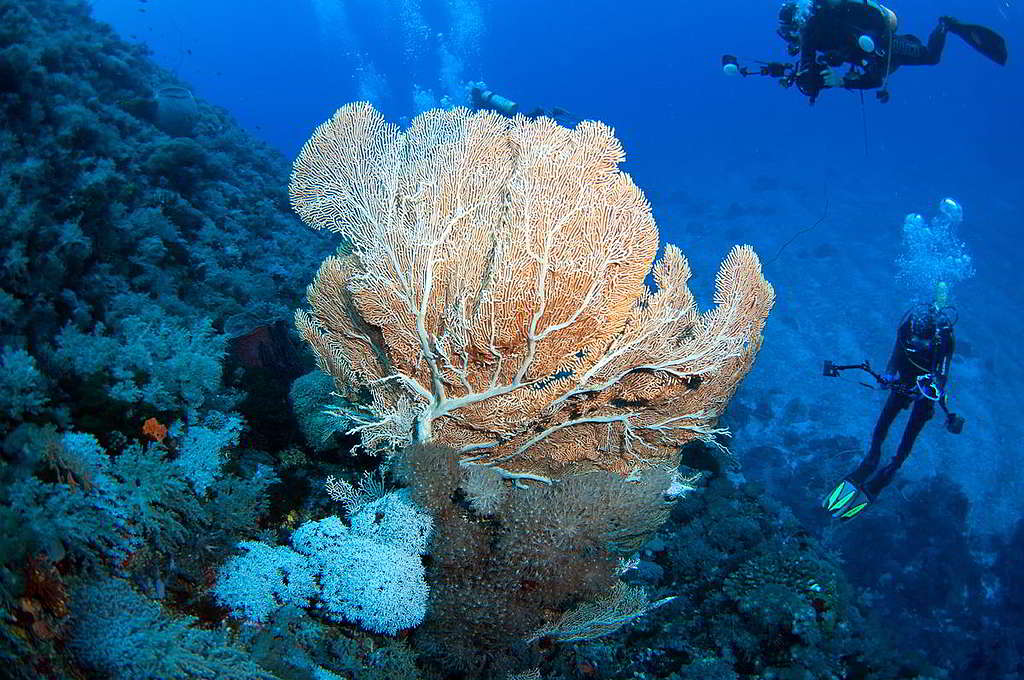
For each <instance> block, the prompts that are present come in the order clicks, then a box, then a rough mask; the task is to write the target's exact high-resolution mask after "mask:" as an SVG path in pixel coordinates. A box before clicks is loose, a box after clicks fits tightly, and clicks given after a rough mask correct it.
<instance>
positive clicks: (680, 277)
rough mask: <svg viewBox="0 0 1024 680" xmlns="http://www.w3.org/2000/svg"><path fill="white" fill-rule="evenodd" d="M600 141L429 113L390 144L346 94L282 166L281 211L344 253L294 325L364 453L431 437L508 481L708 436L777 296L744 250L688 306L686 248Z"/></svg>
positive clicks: (539, 125) (392, 130)
mask: <svg viewBox="0 0 1024 680" xmlns="http://www.w3.org/2000/svg"><path fill="white" fill-rule="evenodd" d="M623 158H624V154H623V151H622V147H621V145H620V144H619V142H618V140H617V139H616V138H615V136H614V134H613V133H612V130H611V129H610V128H608V127H607V126H605V125H603V124H601V123H598V122H590V121H588V122H583V123H581V124H579V125H578V126H577V127H576V128H575V129H573V130H569V129H566V128H563V127H561V126H559V125H558V124H557V123H555V122H554V121H551V120H548V119H545V118H540V119H537V120H529V119H526V118H523V117H516V118H513V119H506V118H503V117H501V116H499V115H497V114H494V113H491V112H477V113H472V112H470V111H468V110H466V109H461V108H458V109H454V110H431V111H427V112H426V113H423V114H421V115H420V116H417V117H416V118H415V119H414V120H413V121H412V123H411V125H410V127H409V129H408V130H407V131H405V132H402V131H401V130H399V128H398V127H397V126H394V125H391V124H389V123H387V122H386V121H385V120H384V119H383V117H382V116H381V115H380V114H379V113H377V112H376V111H375V110H374V109H373V108H372V107H371V106H370V105H369V104H366V103H357V104H350V105H347V106H345V107H343V108H341V109H339V110H338V112H337V113H335V115H334V116H333V117H332V118H331V119H330V120H328V121H327V122H325V123H324V124H323V125H321V126H320V127H319V128H317V130H316V131H315V132H314V134H313V137H312V138H311V139H310V140H309V141H308V142H307V143H306V145H305V146H304V147H303V149H302V151H301V153H300V154H299V157H298V159H297V160H296V161H295V166H294V170H293V173H292V181H291V198H292V204H293V206H294V208H295V210H296V211H297V212H298V214H299V215H300V216H301V217H302V219H303V220H304V221H305V222H306V223H308V224H309V225H311V226H313V227H316V228H325V229H330V230H332V231H336V232H338V233H340V234H342V235H344V236H345V238H346V239H348V240H349V241H350V242H351V243H352V251H351V254H349V255H345V256H332V257H329V258H327V260H325V261H324V263H323V264H322V266H321V268H320V271H319V273H318V274H317V276H316V278H315V280H314V281H313V283H312V285H310V287H309V290H308V291H307V297H308V300H309V303H310V307H311V309H310V310H309V311H305V310H300V311H298V312H297V314H296V323H297V326H298V328H299V331H300V332H301V334H302V335H303V337H304V338H305V339H306V341H307V342H309V344H310V346H311V347H312V348H313V350H314V352H315V354H316V356H317V360H318V362H319V365H320V367H321V368H322V369H323V370H324V371H326V372H328V373H329V374H331V375H332V376H333V377H334V379H335V383H336V385H337V388H338V390H339V394H341V395H342V396H344V397H346V398H347V399H349V400H351V401H353V402H361V403H363V404H365V405H366V406H367V407H368V409H367V410H368V412H369V413H371V414H372V416H370V417H367V418H366V419H365V420H364V421H363V422H360V423H358V424H356V425H355V427H354V428H353V432H357V433H359V434H361V436H362V440H363V444H364V446H366V447H367V448H374V447H377V448H381V447H389V446H391V447H400V446H404V445H406V444H409V443H412V442H426V441H433V442H438V443H442V444H447V445H449V446H452V447H455V448H456V449H457V450H459V451H460V452H461V454H462V457H463V462H464V463H465V464H478V465H487V466H489V467H492V468H493V469H495V470H497V471H499V472H501V473H502V474H503V475H506V476H510V477H535V478H547V477H549V476H552V475H556V476H560V475H563V474H566V473H569V472H573V471H578V470H582V469H594V468H601V469H607V470H614V471H617V472H619V473H621V474H626V473H628V472H629V471H631V470H633V469H636V468H643V467H646V466H649V465H652V464H656V463H661V462H664V461H672V460H674V459H675V457H676V456H677V455H678V450H679V447H680V445H681V444H683V443H685V442H687V441H689V440H692V439H695V438H699V439H704V440H706V441H713V440H714V437H715V436H716V435H717V434H718V433H719V432H720V430H718V429H717V428H716V426H715V423H716V420H717V418H718V416H719V415H720V414H721V411H722V409H723V407H724V406H725V404H726V402H727V401H728V400H729V398H730V397H731V396H732V393H733V392H734V390H735V388H736V385H737V383H738V382H739V380H740V379H741V378H742V377H743V376H744V375H745V374H746V372H747V371H748V370H749V368H750V365H751V362H752V361H753V358H754V356H755V354H756V353H757V350H758V348H759V347H760V343H761V331H762V328H763V325H764V320H765V318H766V316H767V314H768V312H769V310H770V309H771V307H772V304H773V303H774V291H773V290H772V287H771V286H770V285H769V284H768V283H767V282H766V281H765V280H764V278H763V277H762V275H761V267H760V262H759V261H758V259H757V256H756V255H755V254H754V252H753V250H752V249H751V248H750V247H748V246H738V247H736V248H734V249H733V250H732V252H731V253H729V256H728V257H727V258H726V260H725V262H724V263H723V265H722V268H721V270H720V271H719V273H718V278H717V282H716V283H717V286H716V294H715V304H716V307H715V308H714V309H712V310H710V311H708V312H705V313H701V312H700V311H699V310H698V309H697V308H696V305H695V304H694V300H693V297H692V295H691V294H690V291H689V289H688V288H687V285H686V283H687V279H688V278H689V276H690V270H689V266H688V264H687V262H686V259H685V257H684V256H683V254H682V253H681V252H680V251H679V249H678V248H676V247H674V246H671V245H669V246H667V247H666V249H665V254H664V256H663V257H662V259H661V260H659V261H658V262H657V263H656V264H654V265H653V276H654V280H655V282H656V284H657V288H656V289H655V290H651V289H649V288H648V286H647V285H646V283H645V277H646V276H647V275H648V274H649V273H651V267H652V263H653V261H654V256H655V254H656V251H657V248H658V231H657V228H656V226H655V224H654V220H653V218H652V216H651V210H650V205H649V204H648V203H647V200H646V199H645V198H644V195H643V193H642V192H641V191H640V190H639V189H638V188H637V187H636V186H635V185H634V184H633V182H632V180H631V179H630V178H629V176H628V175H626V174H625V173H622V172H620V171H619V169H618V164H619V163H620V162H621V161H622V160H623Z"/></svg>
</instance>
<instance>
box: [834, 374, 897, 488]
mask: <svg viewBox="0 0 1024 680" xmlns="http://www.w3.org/2000/svg"><path fill="white" fill-rule="evenodd" d="M907 401H908V400H907V398H906V397H904V396H902V395H900V394H897V393H896V392H890V393H889V398H888V399H886V400H885V406H883V407H882V412H881V413H879V414H878V421H877V422H876V423H875V430H874V432H872V433H871V447H870V448H869V449H868V455H866V456H865V457H864V460H863V461H862V462H861V464H860V465H859V466H858V467H857V469H856V470H854V471H853V473H851V474H850V475H849V476H848V477H847V479H849V480H850V481H851V482H853V483H854V484H856V485H858V486H860V485H861V484H863V483H864V482H865V480H867V478H868V477H869V476H870V475H871V473H872V472H874V471H875V468H877V467H878V461H879V459H880V458H881V457H882V443H883V442H884V441H885V437H886V435H888V434H889V428H890V427H891V426H892V421H894V420H895V419H896V415H897V414H898V413H899V412H900V411H902V410H903V409H904V408H906V406H907Z"/></svg>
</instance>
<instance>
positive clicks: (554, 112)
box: [469, 83, 580, 127]
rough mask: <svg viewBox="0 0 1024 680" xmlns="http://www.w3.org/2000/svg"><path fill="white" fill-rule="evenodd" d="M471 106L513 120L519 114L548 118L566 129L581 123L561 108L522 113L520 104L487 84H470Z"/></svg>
mask: <svg viewBox="0 0 1024 680" xmlns="http://www.w3.org/2000/svg"><path fill="white" fill-rule="evenodd" d="M469 104H470V107H472V109H473V110H474V111H481V110H486V111H495V112H497V113H500V114H501V115H503V116H505V117H506V118H511V117H513V116H515V115H517V114H521V115H523V116H526V117H527V118H530V119H535V118H539V117H541V116H546V117H548V118H552V119H554V120H555V121H556V122H558V123H559V124H561V125H564V126H565V127H573V126H574V125H576V124H577V123H579V122H580V119H579V118H578V117H576V116H574V115H573V114H571V113H569V112H568V111H566V110H565V109H563V108H561V107H559V106H552V107H551V108H550V109H544V108H541V107H539V106H538V107H536V108H533V109H531V110H529V111H520V110H519V104H517V103H516V102H514V101H512V100H511V99H509V98H508V97H504V96H502V95H500V94H498V93H496V92H494V91H493V90H490V89H489V88H488V87H487V85H486V83H470V88H469Z"/></svg>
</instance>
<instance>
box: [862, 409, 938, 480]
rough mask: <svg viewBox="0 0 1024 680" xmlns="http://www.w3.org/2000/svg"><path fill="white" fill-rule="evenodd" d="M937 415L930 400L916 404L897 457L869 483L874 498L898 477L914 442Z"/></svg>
mask: <svg viewBox="0 0 1024 680" xmlns="http://www.w3.org/2000/svg"><path fill="white" fill-rule="evenodd" d="M934 413H935V402H934V401H931V400H930V399H918V400H917V401H916V402H914V408H913V410H912V411H911V412H910V420H909V421H908V422H907V429H905V430H903V438H902V439H900V445H899V447H898V448H897V449H896V455H895V456H893V459H892V460H891V461H889V463H888V464H887V465H886V466H885V467H883V468H882V469H881V470H879V471H878V474H876V475H875V476H874V477H872V478H871V481H870V482H868V483H867V485H866V487H865V489H864V490H865V491H866V492H867V493H869V494H870V495H872V496H877V495H878V494H879V492H881V490H882V489H884V488H885V487H886V486H888V485H889V482H891V481H892V478H893V477H895V476H896V472H897V471H898V470H899V469H900V466H901V465H903V463H904V461H906V460H907V457H908V456H910V451H911V449H913V448H914V441H916V440H917V435H919V434H921V430H922V429H923V428H924V425H925V423H927V422H928V421H929V420H931V418H932V415H933V414H934Z"/></svg>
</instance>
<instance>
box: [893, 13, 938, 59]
mask: <svg viewBox="0 0 1024 680" xmlns="http://www.w3.org/2000/svg"><path fill="white" fill-rule="evenodd" d="M947 30H948V29H947V27H946V25H945V24H944V23H942V22H941V21H940V22H939V25H938V26H936V27H935V29H934V30H933V31H932V33H931V35H929V36H928V44H927V45H925V44H924V43H922V42H921V39H920V38H918V37H917V36H916V35H910V34H905V35H897V36H893V39H892V60H893V62H894V63H895V64H896V65H897V66H934V65H935V64H938V63H939V59H941V58H942V50H943V49H944V48H945V47H946V31H947Z"/></svg>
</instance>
